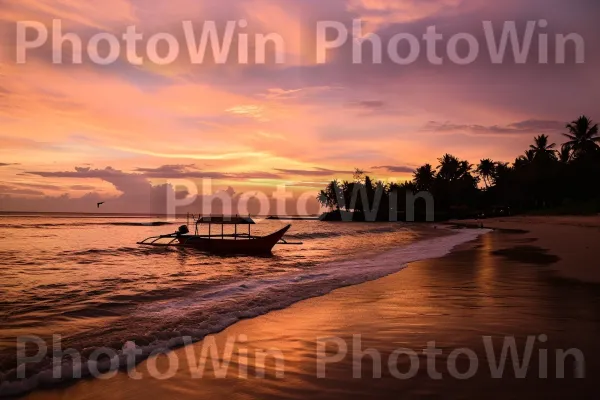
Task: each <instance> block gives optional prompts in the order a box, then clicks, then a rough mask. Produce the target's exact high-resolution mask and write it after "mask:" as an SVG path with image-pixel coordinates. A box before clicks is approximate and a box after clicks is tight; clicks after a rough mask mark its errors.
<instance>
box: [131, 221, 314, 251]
mask: <svg viewBox="0 0 600 400" xmlns="http://www.w3.org/2000/svg"><path fill="white" fill-rule="evenodd" d="M192 218H193V220H195V231H194V234H190V230H189V228H188V226H189V225H190V223H189V220H190V216H189V215H188V223H187V224H186V225H182V226H180V227H179V229H178V230H177V232H175V233H171V234H168V235H161V236H153V237H149V238H147V239H144V240H142V241H141V242H138V244H139V245H143V246H159V247H185V248H192V249H196V250H200V251H205V252H209V253H220V254H270V253H271V251H272V250H273V247H275V245H277V244H283V245H301V244H302V243H291V242H288V241H286V240H285V239H284V238H283V236H284V235H285V234H286V233H287V231H288V230H289V229H290V228H291V225H287V226H286V227H284V228H283V229H280V230H279V231H277V232H274V233H272V234H270V235H267V236H253V235H252V232H251V226H252V225H255V224H256V223H255V222H254V220H253V219H252V218H250V217H240V216H235V217H233V216H219V217H215V216H210V217H198V218H197V219H196V217H194V216H192ZM202 224H208V234H207V235H203V234H200V230H199V226H200V225H202ZM212 225H220V226H221V233H220V234H215V235H213V234H212ZM226 225H232V226H233V227H234V233H233V234H225V226H226ZM239 225H247V226H248V233H238V229H237V228H238V226H239Z"/></svg>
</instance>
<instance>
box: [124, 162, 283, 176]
mask: <svg viewBox="0 0 600 400" xmlns="http://www.w3.org/2000/svg"><path fill="white" fill-rule="evenodd" d="M136 172H139V173H141V174H143V175H144V176H145V177H148V178H162V179H279V178H281V177H280V176H279V175H277V174H273V173H269V172H260V171H257V172H242V173H228V172H211V171H201V170H200V169H199V168H198V167H197V166H196V165H195V164H174V165H163V166H160V167H158V168H136Z"/></svg>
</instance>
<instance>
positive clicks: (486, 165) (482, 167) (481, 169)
mask: <svg viewBox="0 0 600 400" xmlns="http://www.w3.org/2000/svg"><path fill="white" fill-rule="evenodd" d="M495 170H496V164H495V163H494V162H493V161H492V160H490V159H489V158H486V159H485V160H481V162H480V163H479V165H478V166H477V173H478V174H479V176H481V178H483V183H485V187H486V188H489V187H490V182H491V181H492V179H493V177H494V173H495Z"/></svg>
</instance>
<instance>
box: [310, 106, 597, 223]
mask: <svg viewBox="0 0 600 400" xmlns="http://www.w3.org/2000/svg"><path fill="white" fill-rule="evenodd" d="M563 137H564V138H565V142H564V143H563V144H562V145H561V146H560V147H559V146H558V145H557V144H556V143H551V141H550V138H549V137H548V136H547V135H539V136H536V137H535V138H534V140H533V144H532V145H531V146H530V147H529V149H527V150H526V151H525V152H524V154H523V155H521V156H519V157H517V158H516V159H515V160H514V162H512V163H507V162H502V161H494V160H492V159H489V158H488V159H483V160H481V161H480V162H479V163H478V164H477V165H474V164H471V163H470V162H469V161H467V160H461V159H459V158H457V157H455V156H453V155H451V154H445V155H444V156H442V157H441V158H439V159H438V165H437V166H435V167H434V166H433V165H431V164H425V165H423V166H421V167H419V168H417V169H416V170H415V171H414V173H413V179H412V180H410V181H406V182H404V183H400V184H398V183H385V182H383V181H376V180H374V179H372V178H371V177H369V176H368V175H365V173H364V172H363V171H361V170H356V172H355V174H354V179H353V180H352V181H348V180H346V181H339V180H333V181H331V182H330V183H329V184H328V185H327V187H326V188H325V189H323V190H321V191H320V193H319V195H318V196H317V200H318V201H319V203H320V204H321V205H322V206H324V207H326V208H328V209H329V212H328V213H326V214H325V215H324V218H325V219H330V220H337V219H341V218H342V216H343V215H345V216H346V217H347V216H348V215H350V216H351V217H350V218H351V219H352V220H356V221H362V220H380V221H387V220H390V219H392V220H406V218H407V215H409V214H410V215H412V212H411V213H409V212H408V211H409V210H416V211H415V216H416V218H417V219H425V218H426V206H427V204H426V203H427V196H424V195H423V194H429V195H430V196H431V198H432V199H433V200H432V201H433V202H434V203H435V219H436V220H443V219H450V218H475V217H484V216H498V215H512V214H519V213H525V212H534V213H535V212H539V213H552V212H554V213H566V214H588V213H598V212H600V135H599V132H598V124H595V123H594V122H593V121H592V120H591V119H590V118H588V117H586V116H581V117H579V118H578V119H577V120H575V121H573V122H571V123H569V124H567V125H566V133H563ZM419 198H422V199H419ZM407 199H408V200H407Z"/></svg>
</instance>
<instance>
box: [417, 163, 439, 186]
mask: <svg viewBox="0 0 600 400" xmlns="http://www.w3.org/2000/svg"><path fill="white" fill-rule="evenodd" d="M414 178H415V184H416V186H417V187H416V188H417V190H420V191H421V190H424V191H431V189H432V187H433V182H434V181H435V171H434V169H433V167H432V166H431V164H425V165H423V166H422V167H419V168H417V170H416V171H415V173H414Z"/></svg>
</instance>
